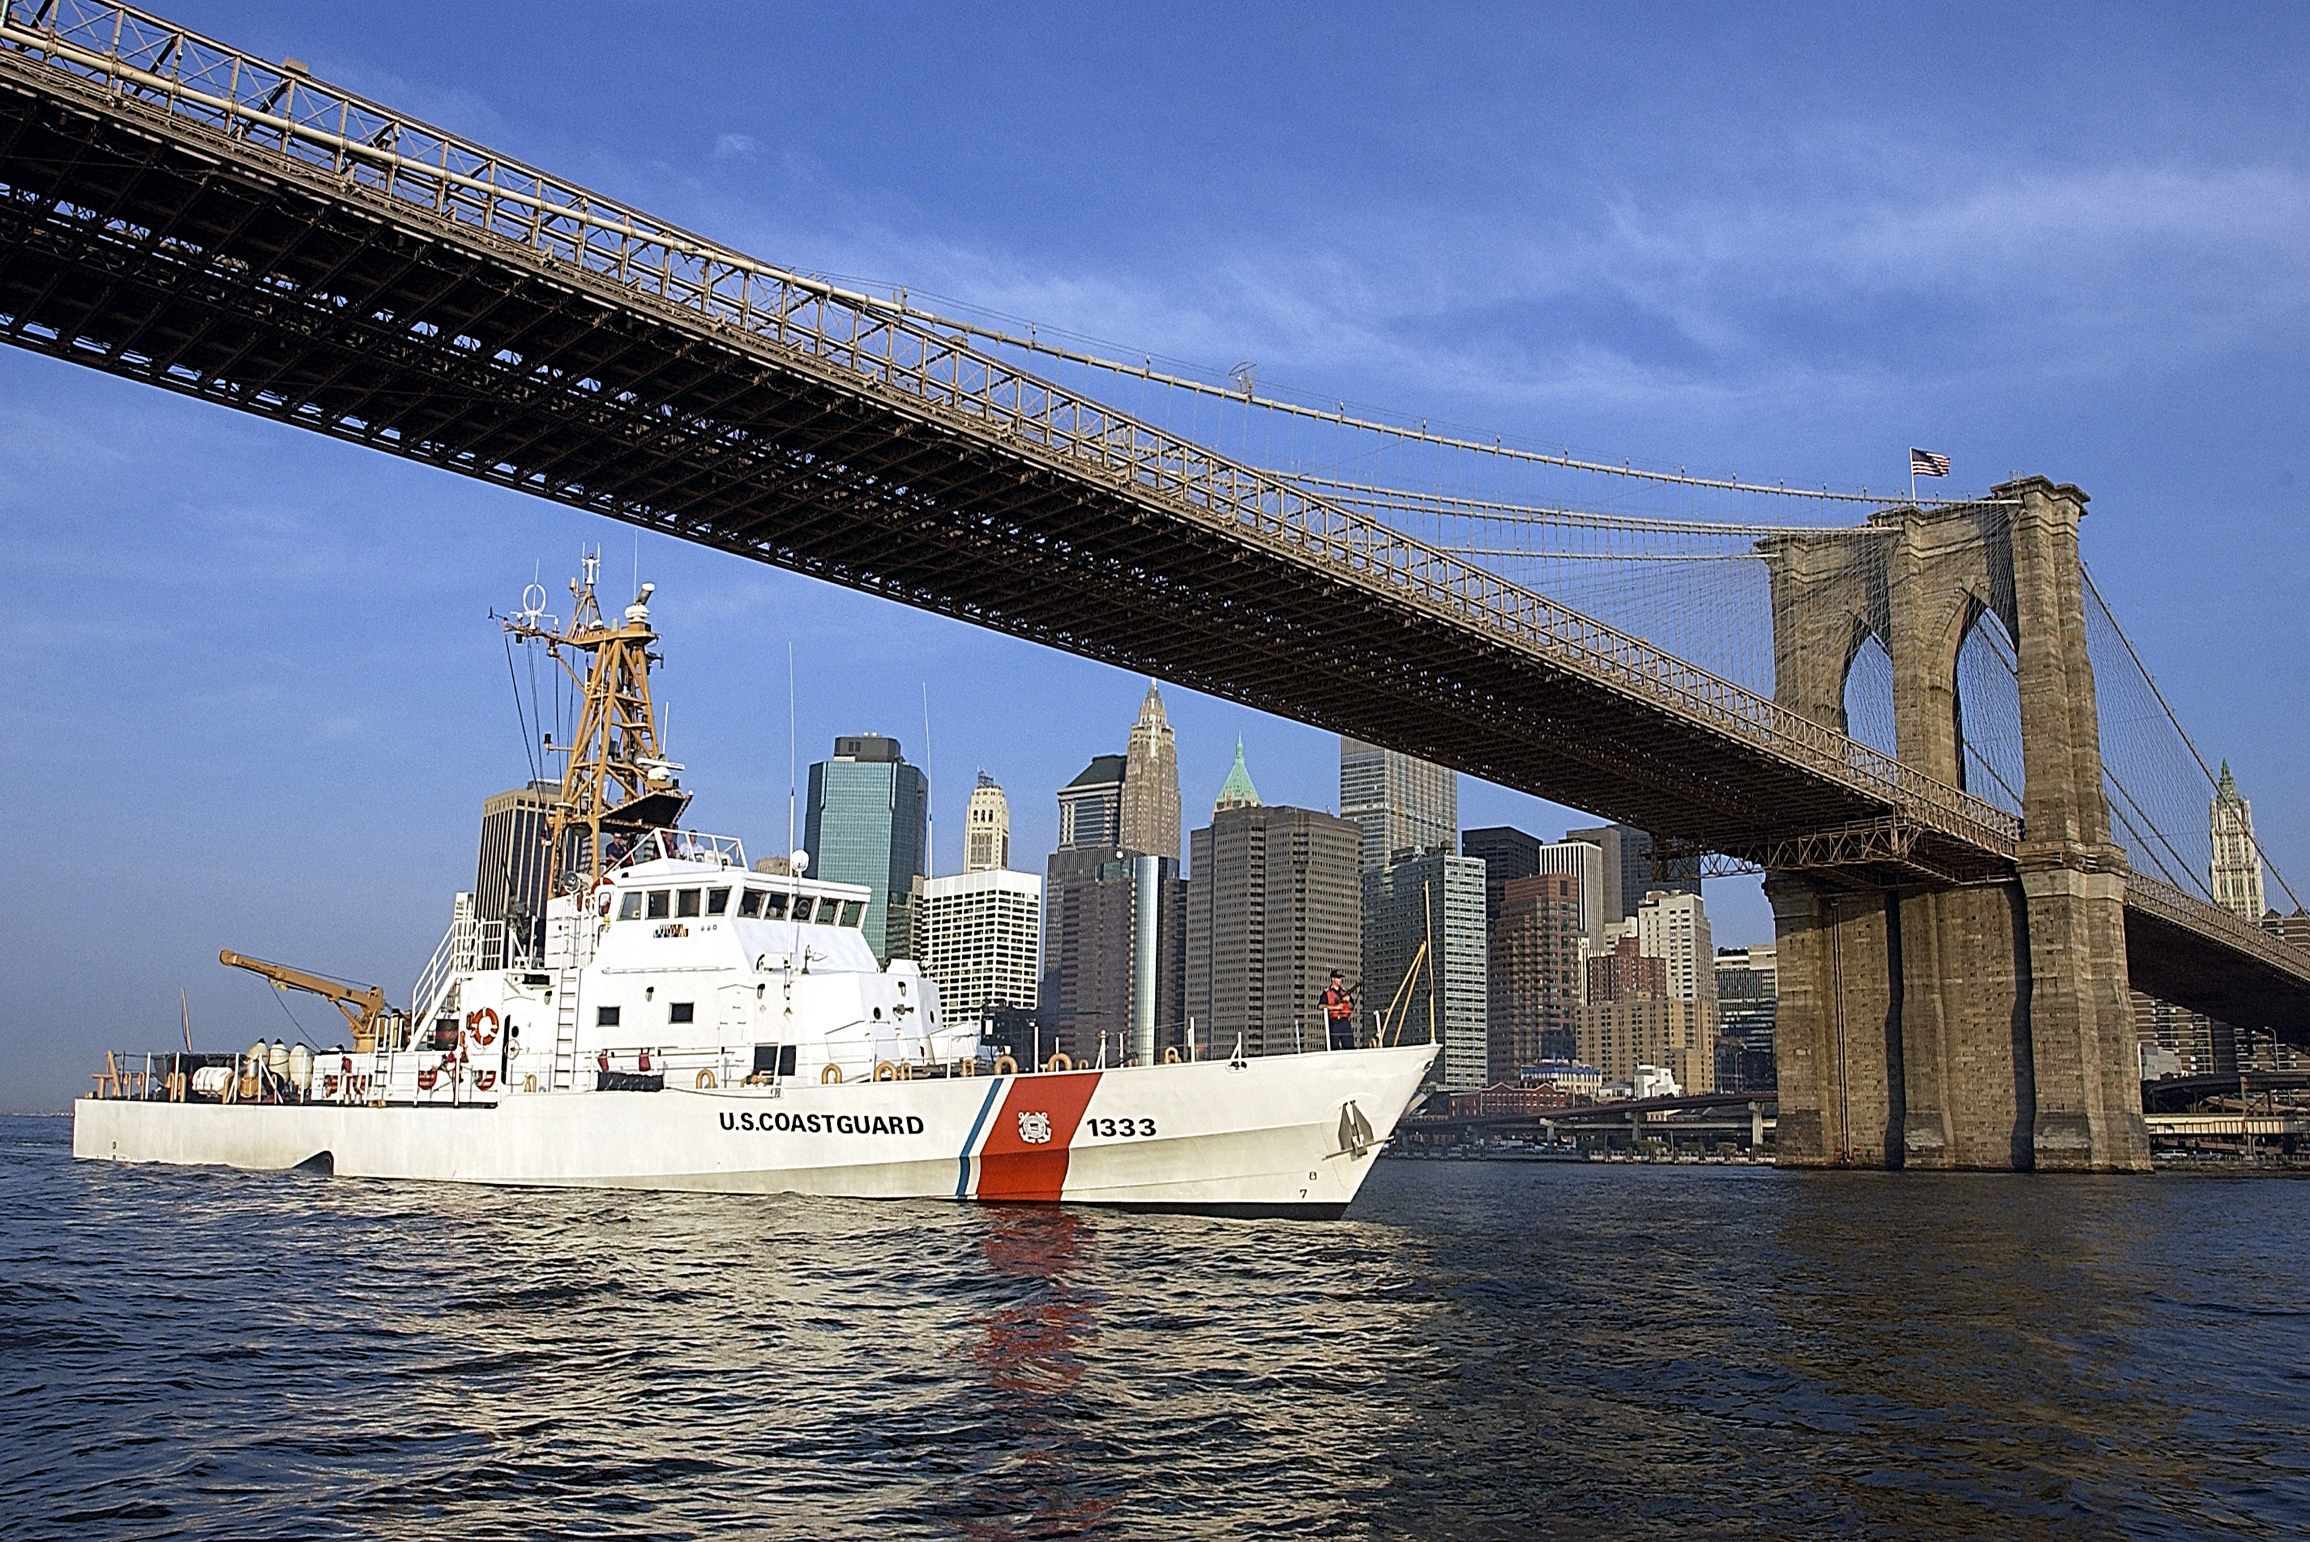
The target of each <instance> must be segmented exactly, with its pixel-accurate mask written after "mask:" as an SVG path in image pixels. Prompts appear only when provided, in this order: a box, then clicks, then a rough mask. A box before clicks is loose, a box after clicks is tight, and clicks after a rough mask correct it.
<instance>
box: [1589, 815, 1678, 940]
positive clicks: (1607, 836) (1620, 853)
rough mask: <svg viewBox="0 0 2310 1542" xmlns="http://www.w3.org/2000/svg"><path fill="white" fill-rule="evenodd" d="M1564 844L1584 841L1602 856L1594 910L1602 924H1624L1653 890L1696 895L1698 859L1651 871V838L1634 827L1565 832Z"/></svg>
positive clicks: (1624, 826) (1619, 826)
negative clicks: (1601, 884)
mask: <svg viewBox="0 0 2310 1542" xmlns="http://www.w3.org/2000/svg"><path fill="white" fill-rule="evenodd" d="M1564 838H1565V839H1566V840H1568V841H1587V842H1589V843H1591V844H1592V845H1594V846H1596V847H1598V848H1599V849H1601V850H1602V851H1603V853H1604V896H1603V899H1604V902H1603V904H1602V905H1601V906H1600V907H1598V911H1599V914H1600V915H1601V916H1602V919H1603V924H1604V925H1606V926H1610V925H1611V924H1612V923H1613V922H1614V921H1624V920H1626V919H1627V918H1628V917H1630V916H1633V915H1635V914H1636V907H1637V906H1638V905H1640V904H1642V903H1643V901H1644V896H1645V895H1646V894H1648V893H1650V892H1651V891H1652V890H1654V889H1659V890H1661V891H1662V892H1663V893H1677V894H1698V893H1699V892H1700V858H1698V857H1679V858H1676V859H1675V860H1673V861H1671V862H1668V863H1666V864H1665V867H1666V869H1667V870H1666V871H1665V872H1659V873H1656V872H1654V871H1653V867H1654V864H1653V860H1652V836H1651V835H1650V834H1649V833H1647V832H1646V831H1643V830H1639V829H1637V828H1636V827H1635V826H1634V825H1619V824H1613V825H1599V826H1598V827H1597V828H1595V829H1593V830H1567V831H1565V832H1564Z"/></svg>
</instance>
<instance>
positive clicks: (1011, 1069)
mask: <svg viewBox="0 0 2310 1542" xmlns="http://www.w3.org/2000/svg"><path fill="white" fill-rule="evenodd" d="M1018 1074H1019V1063H1018V1061H1017V1060H1016V1059H1014V1058H1013V1057H1011V1056H1009V1055H997V1056H995V1075H997V1076H1016V1075H1018Z"/></svg>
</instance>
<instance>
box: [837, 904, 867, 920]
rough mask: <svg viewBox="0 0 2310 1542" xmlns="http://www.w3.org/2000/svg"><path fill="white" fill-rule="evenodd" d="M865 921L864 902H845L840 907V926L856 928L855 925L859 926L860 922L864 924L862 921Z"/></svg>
mask: <svg viewBox="0 0 2310 1542" xmlns="http://www.w3.org/2000/svg"><path fill="white" fill-rule="evenodd" d="M865 919H866V901H864V900H850V901H847V902H846V903H845V904H844V905H843V907H842V924H843V925H844V926H857V925H859V924H861V923H862V922H864V921H865Z"/></svg>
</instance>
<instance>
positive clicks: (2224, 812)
mask: <svg viewBox="0 0 2310 1542" xmlns="http://www.w3.org/2000/svg"><path fill="white" fill-rule="evenodd" d="M2206 819H2207V823H2208V825H2209V826H2210V827H2211V830H2212V834H2213V838H2214V859H2213V863H2212V871H2211V872H2210V874H2209V876H2210V877H2211V878H2212V880H2213V885H2214V903H2215V904H2217V905H2219V906H2221V907H2222V908H2223V909H2224V910H2229V911H2234V912H2236V913H2237V914H2239V915H2241V916H2244V917H2245V918H2246V919H2247V920H2249V921H2252V922H2254V923H2256V924H2257V925H2259V924H2260V922H2261V920H2262V911H2263V903H2262V848H2261V847H2260V846H2259V845H2257V844H2255V841H2254V805H2253V804H2251V803H2248V802H2247V801H2246V800H2245V799H2244V798H2242V797H2240V796H2239V795H2238V784H2237V782H2236V781H2234V780H2233V779H2232V778H2231V776H2230V763H2229V762H2228V761H2226V760H2225V761H2223V762H2222V780H2221V782H2220V784H2219V785H2218V786H2217V787H2216V788H2215V789H2214V797H2213V801H2212V802H2210V803H2208V804H2207V805H2206Z"/></svg>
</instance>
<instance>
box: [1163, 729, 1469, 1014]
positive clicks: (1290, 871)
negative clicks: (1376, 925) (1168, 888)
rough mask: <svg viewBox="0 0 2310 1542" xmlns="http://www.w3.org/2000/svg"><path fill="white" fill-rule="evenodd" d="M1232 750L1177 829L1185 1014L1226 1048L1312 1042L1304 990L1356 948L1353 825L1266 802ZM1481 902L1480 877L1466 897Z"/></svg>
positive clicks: (1311, 1008) (1309, 995) (1345, 967)
mask: <svg viewBox="0 0 2310 1542" xmlns="http://www.w3.org/2000/svg"><path fill="white" fill-rule="evenodd" d="M1257 797H1258V794H1257V793H1255V792H1253V791H1252V790H1251V777H1250V773H1249V772H1248V771H1246V770H1245V769H1244V766H1243V756H1242V750H1241V749H1240V747H1239V748H1238V749H1237V752H1236V763H1235V769H1234V770H1233V771H1231V772H1230V773H1229V775H1228V787H1227V791H1226V792H1225V793H1224V794H1223V796H1222V799H1221V801H1220V803H1219V804H1218V805H1216V806H1215V807H1214V808H1213V811H1212V815H1211V823H1210V824H1209V825H1207V826H1205V827H1204V828H1202V829H1200V830H1197V831H1195V832H1194V834H1193V835H1191V836H1190V837H1189V838H1188V848H1189V851H1190V857H1189V864H1188V865H1189V874H1188V880H1187V968H1186V975H1187V980H1186V1015H1187V1016H1189V1017H1191V1018H1193V1019H1194V1020H1195V1024H1196V1031H1197V1035H1198V1042H1199V1043H1201V1044H1203V1045H1207V1046H1209V1048H1210V1050H1211V1051H1212V1052H1213V1053H1220V1054H1223V1053H1226V1052H1227V1051H1228V1050H1230V1049H1232V1048H1233V1047H1234V1045H1235V1043H1236V1041H1237V1040H1238V1038H1240V1039H1241V1041H1242V1043H1243V1047H1244V1052H1245V1053H1246V1054H1252V1055H1277V1054H1290V1053H1291V1052H1292V1051H1293V1050H1295V1049H1320V1048H1322V1047H1323V1046H1324V1044H1325V1042H1326V1039H1325V1031H1324V1022H1323V1016H1322V1009H1321V1008H1320V1007H1319V1006H1318V1005H1317V1001H1316V998H1317V996H1318V995H1319V994H1321V992H1322V990H1323V988H1324V985H1325V982H1326V981H1327V979H1328V978H1329V976H1330V974H1331V972H1332V971H1333V970H1335V969H1337V970H1340V971H1341V972H1343V973H1348V974H1353V973H1354V972H1355V970H1356V969H1357V967H1358V965H1359V963H1360V961H1361V959H1362V956H1363V925H1362V905H1361V896H1360V894H1359V892H1358V886H1357V850H1358V845H1359V842H1360V840H1361V838H1362V832H1361V830H1360V829H1359V828H1358V827H1357V826H1356V825H1355V824H1353V823H1352V822H1350V821H1348V820H1345V819H1334V818H1333V817H1332V816H1330V815H1329V814H1320V813H1317V812H1316V811H1315V810H1313V809H1303V808H1281V807H1279V808H1269V807H1266V806H1264V805H1262V804H1260V803H1258V802H1257V801H1255V800H1256V799H1257ZM1474 904H1475V907H1476V914H1477V917H1478V919H1479V921H1480V920H1481V918H1482V911H1483V892H1482V883H1481V879H1480V878H1479V880H1478V885H1477V892H1476V897H1475V901H1474Z"/></svg>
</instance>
